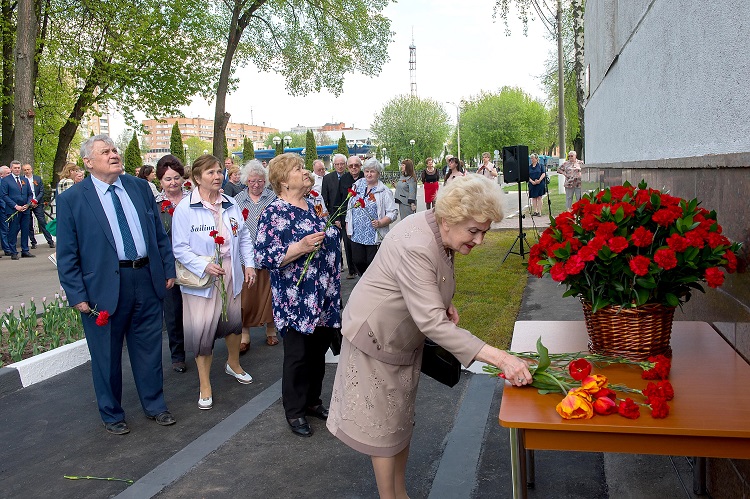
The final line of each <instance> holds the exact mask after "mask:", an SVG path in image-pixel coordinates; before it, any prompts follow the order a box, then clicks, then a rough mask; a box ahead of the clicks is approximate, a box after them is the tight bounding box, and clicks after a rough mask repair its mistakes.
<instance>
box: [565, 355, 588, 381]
mask: <svg viewBox="0 0 750 499" xmlns="http://www.w3.org/2000/svg"><path fill="white" fill-rule="evenodd" d="M568 371H569V372H570V376H571V377H572V378H573V379H574V380H576V381H581V380H582V379H583V378H585V377H586V376H588V375H589V374H591V362H589V361H588V360H586V359H576V360H574V361H573V362H571V363H570V365H568Z"/></svg>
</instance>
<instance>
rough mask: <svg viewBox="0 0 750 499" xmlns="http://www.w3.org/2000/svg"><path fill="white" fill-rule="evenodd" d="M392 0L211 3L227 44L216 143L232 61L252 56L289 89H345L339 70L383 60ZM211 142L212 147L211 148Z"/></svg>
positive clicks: (376, 66)
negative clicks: (214, 6) (282, 78)
mask: <svg viewBox="0 0 750 499" xmlns="http://www.w3.org/2000/svg"><path fill="white" fill-rule="evenodd" d="M388 3H390V0H338V1H336V2H321V1H319V0H225V1H223V2H216V4H215V5H216V6H217V7H216V9H217V12H218V13H219V14H220V16H221V20H222V28H221V31H220V32H221V33H224V35H223V36H224V38H225V40H226V45H225V46H224V48H225V52H224V60H223V64H222V66H221V73H220V76H219V82H218V85H217V87H216V107H215V114H214V144H220V143H221V141H222V140H225V129H226V125H227V123H228V121H229V113H227V112H226V94H227V92H228V91H230V90H231V89H232V87H233V84H234V82H233V81H232V72H233V69H234V67H235V65H240V66H241V65H245V64H247V63H248V62H253V63H254V64H255V65H256V66H257V67H258V68H259V69H260V70H261V71H274V72H276V73H279V74H281V75H283V76H284V77H285V81H286V87H287V91H288V92H289V94H290V95H306V94H309V93H311V92H319V91H320V90H322V89H326V90H329V91H331V92H333V93H334V94H336V95H338V94H340V93H341V92H342V91H343V81H344V76H345V75H346V74H347V73H352V72H354V71H356V72H357V73H360V74H366V75H376V74H378V73H379V72H380V68H381V67H382V66H383V63H384V62H385V61H386V60H387V59H388V52H387V51H388V44H389V42H390V41H391V39H392V33H391V31H390V26H391V21H390V20H389V19H388V18H386V17H385V16H383V15H382V14H381V12H382V11H383V9H385V7H386V6H387V5H388ZM214 149H216V148H214Z"/></svg>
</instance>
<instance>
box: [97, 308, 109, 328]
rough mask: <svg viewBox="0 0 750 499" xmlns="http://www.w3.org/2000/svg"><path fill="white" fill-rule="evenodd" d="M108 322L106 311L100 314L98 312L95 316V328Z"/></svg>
mask: <svg viewBox="0 0 750 499" xmlns="http://www.w3.org/2000/svg"><path fill="white" fill-rule="evenodd" d="M108 322H109V312H107V311H106V310H102V311H101V312H98V313H97V314H96V325H97V326H106V325H107V323H108Z"/></svg>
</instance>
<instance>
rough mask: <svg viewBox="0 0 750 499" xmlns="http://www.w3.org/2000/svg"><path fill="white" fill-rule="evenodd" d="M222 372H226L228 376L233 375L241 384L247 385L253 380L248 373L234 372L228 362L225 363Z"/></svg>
mask: <svg viewBox="0 0 750 499" xmlns="http://www.w3.org/2000/svg"><path fill="white" fill-rule="evenodd" d="M224 372H225V373H227V374H228V375H230V376H234V379H236V380H237V381H239V382H240V383H242V384H243V385H249V384H250V383H252V382H253V377H252V376H250V375H249V374H248V373H242V374H237V373H236V372H234V371H233V370H232V368H231V367H229V364H227V365H226V366H225V367H224Z"/></svg>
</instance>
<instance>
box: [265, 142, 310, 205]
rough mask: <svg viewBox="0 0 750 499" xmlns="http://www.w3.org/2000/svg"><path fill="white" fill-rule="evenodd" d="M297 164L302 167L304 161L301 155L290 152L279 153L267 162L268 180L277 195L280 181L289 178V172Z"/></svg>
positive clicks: (279, 191)
mask: <svg viewBox="0 0 750 499" xmlns="http://www.w3.org/2000/svg"><path fill="white" fill-rule="evenodd" d="M297 165H300V166H302V168H304V167H305V162H304V160H303V159H302V156H300V155H298V154H295V153H292V152H287V153H284V154H280V155H278V156H276V157H275V158H273V159H272V160H271V162H270V163H268V181H269V182H270V183H271V187H272V188H273V192H275V193H276V195H277V196H278V195H279V194H281V183H282V182H286V180H287V178H289V172H291V171H292V170H293V169H294V167H295V166H297Z"/></svg>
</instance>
